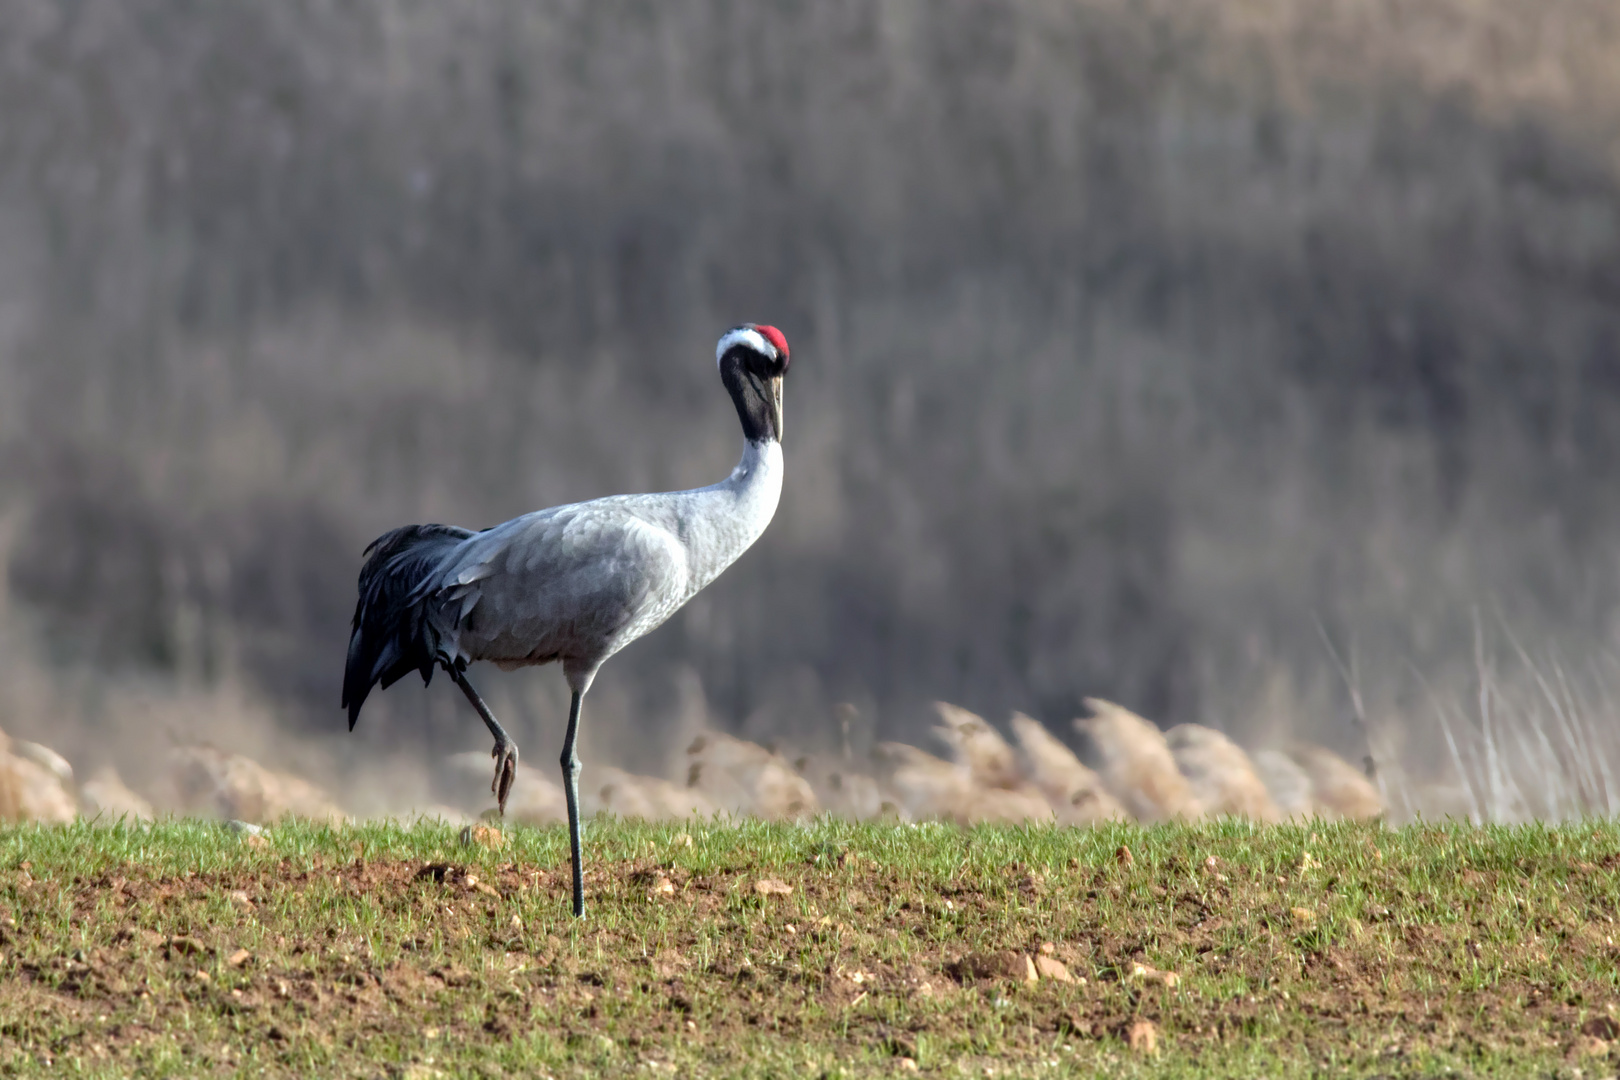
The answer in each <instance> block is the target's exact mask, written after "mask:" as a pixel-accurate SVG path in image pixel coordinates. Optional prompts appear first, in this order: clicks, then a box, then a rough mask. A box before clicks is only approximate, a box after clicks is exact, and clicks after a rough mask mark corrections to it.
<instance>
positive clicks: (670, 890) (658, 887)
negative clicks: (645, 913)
mask: <svg viewBox="0 0 1620 1080" xmlns="http://www.w3.org/2000/svg"><path fill="white" fill-rule="evenodd" d="M647 895H648V896H652V897H659V896H674V895H675V883H674V882H673V881H671V880H669V876H668V875H667V874H659V875H658V880H656V881H654V882H653V883H652V888H650V889H648V890H647Z"/></svg>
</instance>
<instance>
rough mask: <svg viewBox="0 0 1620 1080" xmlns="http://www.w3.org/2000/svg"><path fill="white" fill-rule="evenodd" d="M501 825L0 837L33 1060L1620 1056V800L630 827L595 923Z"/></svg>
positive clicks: (14, 996)
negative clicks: (1385, 824)
mask: <svg viewBox="0 0 1620 1080" xmlns="http://www.w3.org/2000/svg"><path fill="white" fill-rule="evenodd" d="M485 839H486V840H492V841H493V842H492V843H480V842H479V840H478V839H473V840H472V842H471V843H468V842H465V841H463V839H462V838H461V837H460V836H458V834H457V832H456V831H455V830H453V829H450V828H444V827H437V826H418V827H415V828H411V829H405V828H400V827H393V826H376V825H366V826H358V827H352V828H337V829H330V828H326V827H314V826H303V825H292V824H288V825H285V826H282V827H279V828H276V829H273V830H269V831H268V832H266V834H265V835H264V836H262V837H248V836H245V835H240V834H237V833H234V832H232V831H230V830H229V829H227V828H225V827H222V826H218V825H211V824H203V823H197V822H179V823H170V824H162V825H158V826H155V827H152V828H147V829H140V828H128V829H126V828H121V827H106V826H99V827H98V826H89V825H78V826H73V827H68V828H51V829H36V828H15V829H8V830H6V831H4V832H0V1073H3V1074H4V1075H33V1074H39V1073H45V1072H54V1071H60V1070H63V1069H64V1067H67V1068H71V1069H74V1070H77V1071H78V1072H81V1073H83V1074H88V1075H131V1074H135V1073H139V1074H141V1075H175V1076H182V1075H183V1076H195V1075H201V1074H211V1075H227V1074H233V1073H240V1074H244V1075H265V1074H268V1075H287V1076H292V1075H323V1076H364V1077H372V1076H408V1077H430V1076H441V1075H442V1076H461V1075H467V1076H480V1075H541V1074H544V1075H551V1076H586V1075H600V1074H603V1073H610V1074H631V1073H634V1074H637V1075H682V1076H687V1075H705V1076H707V1075H718V1076H771V1075H780V1076H798V1075H811V1076H815V1075H831V1076H836V1075H850V1076H875V1075H891V1074H900V1073H910V1072H912V1071H913V1070H914V1069H915V1070H917V1071H918V1072H921V1073H933V1072H937V1073H944V1074H950V1075H958V1074H966V1075H974V1076H988V1075H1034V1076H1074V1075H1098V1074H1108V1075H1132V1074H1137V1073H1141V1074H1147V1073H1152V1074H1153V1075H1166V1076H1182V1075H1189V1076H1190V1075H1199V1076H1208V1075H1232V1076H1257V1075H1267V1076H1287V1075H1297V1076H1340V1075H1346V1076H1373V1075H1382V1076H1390V1077H1393V1076H1439V1075H1479V1076H1484V1075H1491V1076H1498V1075H1532V1074H1533V1075H1541V1076H1546V1075H1552V1074H1556V1075H1565V1076H1569V1077H1571V1078H1574V1077H1577V1076H1585V1077H1594V1076H1610V1075H1613V1074H1614V1072H1615V1070H1616V1063H1617V1062H1620V1054H1617V1053H1616V1052H1615V1047H1617V1046H1620V1042H1617V1040H1620V1025H1617V1023H1616V1019H1617V1018H1616V1008H1617V1006H1620V947H1617V946H1616V944H1615V935H1616V932H1617V928H1616V926H1615V922H1614V920H1615V915H1616V897H1617V888H1616V886H1617V873H1620V829H1617V828H1616V826H1614V825H1612V824H1607V823H1605V824H1598V825H1591V824H1588V825H1581V826H1568V827H1564V828H1559V829H1551V828H1540V827H1527V828H1515V829H1476V828H1470V827H1453V826H1444V827H1421V826H1420V827H1412V828H1407V829H1402V830H1399V831H1387V830H1381V829H1379V828H1376V827H1366V826H1346V825H1320V826H1316V827H1297V828H1296V827H1269V828H1265V829H1251V828H1250V827H1249V826H1247V825H1244V824H1216V825H1201V826H1186V827H1183V826H1161V827H1155V828H1148V829H1144V828H1139V827H1134V826H1132V827H1124V826H1122V827H1118V828H1107V829H1092V830H1064V829H1052V828H1003V829H993V828H981V829H975V830H961V829H957V828H954V827H948V826H920V827H908V826H875V825H849V824H843V823H836V822H817V823H815V824H813V825H810V826H807V827H798V826H790V825H764V824H754V823H747V824H741V825H735V826H733V825H719V824H695V825H689V826H686V827H680V826H644V825H634V824H622V823H617V822H605V821H598V822H593V823H592V825H591V827H590V830H589V833H588V844H587V846H588V860H589V867H590V872H589V873H588V875H587V879H586V881H587V900H588V904H589V916H588V918H587V919H586V920H585V921H584V922H583V923H575V922H574V921H573V920H571V919H569V918H568V916H567V914H566V890H567V872H566V870H567V855H566V846H565V843H564V840H563V837H562V834H561V832H560V830H555V829H552V830H516V831H512V832H510V833H509V834H507V835H505V836H504V837H503V836H501V835H499V834H495V835H493V836H492V837H486V838H485ZM1032 977H1033V978H1032ZM1133 1044H1134V1045H1133Z"/></svg>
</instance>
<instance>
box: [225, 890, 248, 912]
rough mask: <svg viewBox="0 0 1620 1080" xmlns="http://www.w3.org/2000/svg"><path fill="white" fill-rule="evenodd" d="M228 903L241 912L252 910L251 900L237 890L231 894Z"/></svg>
mask: <svg viewBox="0 0 1620 1080" xmlns="http://www.w3.org/2000/svg"><path fill="white" fill-rule="evenodd" d="M230 901H231V903H232V904H234V905H235V906H236V907H239V908H241V909H242V910H243V911H252V910H253V898H252V897H250V896H248V894H247V893H245V892H243V891H242V890H241V889H237V890H236V891H235V892H233V893H231V895H230Z"/></svg>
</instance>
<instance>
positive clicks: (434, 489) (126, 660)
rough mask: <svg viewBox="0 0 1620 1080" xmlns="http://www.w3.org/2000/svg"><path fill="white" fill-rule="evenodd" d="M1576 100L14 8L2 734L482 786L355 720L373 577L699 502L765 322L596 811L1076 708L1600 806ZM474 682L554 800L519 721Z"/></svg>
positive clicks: (1608, 559) (1610, 554)
mask: <svg viewBox="0 0 1620 1080" xmlns="http://www.w3.org/2000/svg"><path fill="white" fill-rule="evenodd" d="M1616 55H1620V9H1616V8H1615V7H1614V6H1613V5H1611V4H1607V3H1603V2H1600V0H1569V2H1565V3H1560V4H1545V3H1542V2H1540V0H1433V2H1429V3H1424V4H1421V5H1420V4H1413V3H1409V2H1404V0H1242V2H1235V0H1023V2H1016V3H1005V4H987V3H983V2H981V0H930V2H928V3H923V2H921V0H886V2H884V3H875V2H870V0H868V2H846V0H823V2H818V3H815V4H802V3H774V4H754V5H746V4H744V5H738V4H732V3H726V2H719V0H708V2H705V0H689V2H682V3H678V4H653V3H638V2H619V0H591V2H588V3H587V2H578V0H555V2H553V0H548V2H544V3H536V2H532V0H476V2H447V3H421V2H414V0H354V2H344V3H339V2H334V0H285V2H279V3H275V4H262V3H247V2H242V0H225V2H220V3H212V4H206V5H200V6H199V5H195V4H191V3H187V2H184V0H8V2H7V3H5V4H4V5H0V537H3V556H4V563H5V573H4V575H3V578H0V580H3V583H4V584H3V594H0V595H3V604H0V638H3V640H0V728H4V729H5V730H6V731H8V732H11V733H12V734H14V735H18V736H21V737H26V738H30V739H37V740H40V741H44V742H49V743H50V744H51V745H53V746H54V747H56V749H58V750H60V751H61V752H62V753H64V754H67V755H68V756H69V757H70V758H73V759H74V761H75V764H76V765H79V764H80V762H83V763H84V766H83V767H93V766H95V765H96V764H99V763H102V762H108V761H116V762H117V763H118V764H119V766H120V767H121V768H122V769H124V770H125V771H126V773H129V774H133V775H135V776H137V777H138V776H139V775H140V774H141V772H142V770H143V769H148V770H150V769H154V768H156V767H157V766H156V765H155V764H153V763H154V762H156V761H157V760H158V757H159V756H160V755H161V754H162V753H163V752H164V750H165V748H166V747H167V746H169V745H170V744H171V742H173V741H176V740H186V739H191V740H195V739H205V740H208V741H210V742H213V743H215V744H217V745H220V746H223V747H228V748H231V749H241V750H243V751H244V752H251V753H253V754H257V755H260V756H262V757H264V758H266V759H267V760H272V761H274V762H276V763H278V764H280V765H283V766H286V767H289V768H296V769H299V770H303V771H305V772H306V773H308V774H309V775H312V776H315V777H317V778H318V779H320V780H322V781H323V782H325V783H328V784H333V785H343V786H345V787H346V788H348V789H349V790H350V791H351V792H352V793H356V794H355V795H354V797H355V798H357V799H362V801H363V797H362V796H361V795H360V794H357V793H358V792H360V791H361V789H362V788H364V787H365V785H364V784H362V783H361V778H363V777H372V778H374V781H375V783H374V786H375V787H376V788H377V789H378V791H379V794H377V795H376V796H375V799H376V800H383V799H384V796H383V794H382V793H381V792H384V791H386V790H387V789H390V788H398V787H400V786H401V785H405V786H409V784H411V783H413V782H414V780H413V779H412V778H413V777H415V776H417V775H418V773H419V772H420V771H421V770H423V769H425V768H426V766H427V763H430V762H431V761H433V760H435V759H436V758H438V757H441V756H442V755H444V754H447V753H450V752H453V751H460V750H469V749H477V750H483V749H485V748H486V747H487V743H488V740H487V736H486V735H485V733H484V731H483V729H482V727H481V726H480V725H479V724H478V722H477V720H476V717H474V716H473V714H472V713H471V711H470V710H468V709H467V708H466V706H465V703H464V702H462V701H461V700H460V699H459V695H458V694H456V692H455V690H454V688H453V687H451V686H449V685H447V684H446V683H445V682H444V680H442V679H441V680H436V681H435V682H434V684H433V685H432V686H431V687H430V688H429V689H428V690H427V691H425V692H424V691H423V690H422V689H421V688H420V686H419V685H416V684H415V682H414V681H412V680H407V681H406V682H405V683H402V684H400V685H399V686H398V687H396V688H394V689H392V690H390V691H389V692H387V693H384V694H381V695H379V696H375V697H373V698H372V700H371V702H370V703H368V705H367V711H366V713H365V715H363V716H362V717H361V721H360V725H359V727H358V728H357V729H356V731H355V733H354V734H353V735H350V734H348V733H347V732H346V731H345V730H344V727H345V725H344V717H343V714H342V713H341V711H340V710H339V708H338V696H339V683H340V678H341V671H342V664H343V656H344V648H345V644H346V641H347V635H348V620H349V617H350V615H351V614H352V610H353V603H354V595H355V577H356V573H357V571H358V568H359V564H360V552H361V549H362V548H363V547H364V545H365V544H366V543H367V542H368V541H370V540H371V539H372V538H373V537H374V536H376V535H377V534H378V533H380V532H382V531H383V530H385V529H388V528H391V527H393V526H395V525H399V524H403V523H407V522H413V521H447V522H455V523H459V524H464V525H469V526H484V525H489V524H494V523H496V522H499V521H501V520H504V519H506V518H509V517H512V516H514V515H516V514H518V513H521V512H524V511H527V510H531V509H536V508H539V507H544V506H549V505H553V504H556V503H561V502H567V501H573V500H577V499H583V498H590V497H594V496H598V495H604V494H611V493H616V492H621V491H640V490H657V489H664V488H676V487H688V486H696V485H701V484H706V483H710V482H712V481H714V480H717V479H719V478H721V477H723V476H724V475H726V473H727V472H728V471H729V469H730V468H731V466H732V464H733V463H734V461H735V459H736V455H737V453H738V450H739V448H740V438H739V435H738V432H737V429H736V421H735V417H734V414H733V411H732V406H731V404H730V402H729V400H728V399H727V398H726V396H725V394H724V392H723V390H722V388H721V387H720V385H719V383H718V381H717V379H716V377H715V374H714V367H713V360H712V352H711V350H712V348H713V343H714V340H715V338H716V336H717V335H718V333H719V332H720V331H721V330H723V329H724V328H725V327H727V326H729V325H731V324H734V323H736V322H740V321H744V320H751V321H760V322H769V323H773V324H775V325H777V326H779V327H781V328H782V329H783V331H784V332H785V333H786V335H787V338H788V340H789V341H790V342H791V343H792V345H793V357H794V365H793V373H792V377H791V380H790V385H789V392H788V395H787V410H788V411H787V432H786V435H787V438H786V442H785V448H786V451H787V455H788V464H789V474H788V481H787V486H786V490H785V493H784V496H783V502H782V506H781V509H780V511H779V513H778V515H777V518H776V521H775V523H774V524H773V525H772V526H771V528H770V530H769V531H768V532H767V533H766V534H765V536H764V538H763V539H762V540H761V541H760V542H759V544H758V545H757V546H756V547H755V548H754V549H753V550H752V551H751V552H750V553H749V554H748V555H747V556H745V557H744V558H743V560H742V561H741V562H739V563H738V564H737V565H736V566H735V567H734V568H733V569H732V570H730V571H729V572H728V573H727V574H726V575H725V576H723V577H722V578H721V579H720V580H719V581H718V582H717V583H716V584H715V585H714V586H712V587H711V588H710V589H708V590H707V591H706V592H705V593H703V594H702V595H701V596H700V597H698V599H697V600H695V601H694V602H693V603H692V604H691V605H690V606H689V607H687V608H686V609H685V610H684V611H683V612H681V613H680V614H679V615H677V616H676V617H675V618H674V619H673V620H672V621H671V622H670V623H669V624H668V625H666V626H665V627H664V628H663V629H661V630H660V631H658V632H657V633H656V634H653V635H652V636H650V637H648V638H646V639H644V640H643V641H641V642H640V643H638V644H636V645H634V646H632V647H631V648H630V649H628V650H626V651H625V652H624V653H623V654H621V655H620V656H619V657H618V658H616V659H615V660H614V661H613V662H612V663H610V664H609V665H608V666H607V667H606V668H605V669H604V671H603V674H602V677H601V678H599V679H598V680H597V683H596V688H595V689H594V690H593V692H592V694H591V698H590V706H589V710H588V723H587V728H586V732H585V735H584V743H583V754H584V757H585V760H586V762H587V769H589V768H590V765H591V764H592V763H595V762H608V761H611V762H613V763H615V764H618V765H621V766H624V767H627V768H636V769H641V770H645V771H651V772H659V771H665V768H664V763H665V762H666V760H667V759H668V758H669V756H670V755H671V754H675V753H678V752H679V751H680V749H681V748H682V747H683V746H684V741H683V740H685V739H687V738H689V737H690V730H691V729H692V728H693V726H694V725H700V724H707V725H710V726H713V727H716V728H720V729H723V730H729V731H732V732H735V733H738V734H741V735H744V736H746V737H748V738H750V739H755V740H759V741H767V740H790V741H793V742H794V743H795V744H797V745H801V746H807V747H810V748H812V749H818V748H819V749H828V748H833V747H836V746H837V745H838V741H839V739H840V738H841V737H842V736H841V733H840V729H839V727H838V725H837V724H836V723H835V722H834V720H833V717H834V715H835V706H836V705H838V704H839V703H848V704H850V705H852V706H853V710H845V711H844V712H842V713H841V714H839V715H843V716H845V717H846V718H847V717H853V719H852V721H851V724H850V735H849V737H850V739H851V740H852V742H853V744H854V749H855V751H856V752H857V753H864V752H865V751H866V749H867V748H868V747H870V746H871V744H872V743H873V742H874V741H876V740H882V739H911V740H921V739H922V738H923V735H924V732H925V731H926V725H927V724H928V723H929V722H930V719H931V716H932V713H931V712H930V709H929V704H930V702H932V701H933V700H934V699H945V700H949V701H952V702H956V703H958V704H960V705H963V706H965V707H967V708H970V709H973V710H975V711H977V712H980V713H982V714H984V715H985V716H986V717H988V718H990V719H991V720H992V721H993V722H995V723H997V724H1001V723H1002V722H1004V720H1005V718H1006V716H1007V715H1008V713H1009V712H1010V711H1011V710H1014V709H1020V710H1024V711H1026V712H1028V713H1030V714H1032V715H1034V716H1036V717H1037V718H1039V719H1041V720H1043V721H1045V722H1046V723H1047V724H1048V726H1049V727H1051V728H1052V730H1053V731H1056V732H1060V733H1063V734H1064V737H1065V738H1073V740H1074V745H1076V746H1077V747H1079V748H1080V749H1082V751H1084V749H1085V748H1084V746H1083V743H1082V740H1081V739H1080V737H1078V736H1074V735H1071V734H1070V728H1069V720H1070V719H1071V718H1072V717H1074V716H1076V715H1079V714H1081V713H1082V712H1084V707H1083V706H1082V703H1081V699H1082V698H1083V697H1087V696H1099V697H1104V698H1107V699H1110V700H1113V701H1116V702H1119V703H1120V704H1122V705H1125V706H1127V707H1128V708H1130V709H1133V710H1135V711H1137V712H1139V713H1141V714H1143V715H1145V716H1147V717H1149V718H1151V719H1153V720H1155V721H1157V722H1158V723H1159V724H1161V725H1170V724H1175V723H1180V722H1198V723H1202V724H1205V725H1208V726H1210V727H1214V728H1217V729H1219V730H1222V731H1225V732H1226V733H1228V734H1229V735H1231V736H1232V737H1233V738H1234V739H1236V740H1237V741H1239V742H1241V743H1243V744H1244V745H1246V746H1261V745H1267V744H1281V743H1283V742H1286V741H1288V740H1291V739H1300V738H1308V739H1310V740H1312V741H1314V742H1317V743H1320V744H1323V745H1325V746H1328V747H1330V748H1332V749H1334V750H1336V751H1338V752H1339V753H1341V754H1342V755H1344V756H1345V757H1347V758H1349V759H1350V760H1352V761H1356V762H1360V761H1362V760H1363V759H1364V758H1368V757H1370V758H1371V759H1372V765H1373V767H1374V771H1375V774H1376V775H1377V777H1378V782H1379V783H1380V784H1381V785H1384V787H1385V789H1386V796H1387V797H1388V798H1389V799H1390V801H1391V804H1392V805H1394V806H1397V807H1400V806H1404V807H1405V808H1406V810H1407V811H1411V810H1413V809H1419V808H1422V806H1423V805H1425V803H1424V800H1425V798H1426V797H1427V796H1425V794H1424V793H1425V792H1431V793H1440V794H1437V795H1435V796H1434V799H1435V801H1434V802H1433V803H1432V805H1433V806H1437V807H1439V806H1444V807H1449V808H1451V809H1460V810H1461V811H1464V812H1468V813H1471V814H1473V815H1475V816H1485V817H1523V816H1543V817H1545V816H1566V815H1568V814H1572V813H1579V812H1590V811H1599V812H1611V813H1612V812H1615V811H1616V810H1620V786H1617V785H1616V784H1615V782H1614V778H1613V777H1612V776H1611V772H1613V773H1620V734H1617V731H1620V724H1617V723H1616V714H1615V710H1614V706H1613V703H1612V701H1611V695H1614V694H1617V693H1620V667H1617V665H1616V655H1617V654H1616V649H1617V645H1620V637H1617V634H1620V623H1617V621H1616V613H1617V611H1620V607H1617V605H1620V547H1617V544H1616V540H1617V539H1620V490H1617V487H1616V483H1615V475H1616V469H1617V466H1620V66H1617V65H1616V64H1615V63H1614V62H1613V58H1614V57H1615V56H1616ZM480 687H481V689H482V690H483V691H484V693H485V694H486V696H488V697H489V698H490V700H491V703H492V705H493V706H494V707H495V709H496V711H497V713H498V714H499V715H502V716H503V717H504V718H505V719H506V720H507V721H508V726H509V727H510V728H511V729H512V730H513V733H514V736H515V737H516V738H517V740H518V742H519V744H520V745H521V746H522V747H523V748H524V751H525V759H526V760H527V761H529V762H531V763H536V762H538V763H543V764H545V765H547V766H549V763H550V762H551V760H552V756H553V754H554V753H555V748H556V747H557V746H558V745H559V744H560V733H561V728H562V725H563V721H564V719H565V715H566V704H567V700H566V692H565V690H564V688H563V685H562V681H561V678H560V676H559V675H558V674H557V672H556V671H554V670H552V669H544V670H542V671H538V672H527V673H515V674H501V673H498V672H495V671H493V670H491V671H489V672H487V673H486V674H485V675H484V677H483V679H482V680H481V682H480ZM694 716H696V719H694ZM413 770H415V771H414V772H413ZM384 777H386V778H387V779H386V781H385V780H383V779H378V778H384ZM368 790H369V789H368ZM1402 800H1404V802H1403V801H1402ZM1447 800H1450V801H1447Z"/></svg>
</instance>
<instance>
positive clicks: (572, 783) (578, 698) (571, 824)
mask: <svg viewBox="0 0 1620 1080" xmlns="http://www.w3.org/2000/svg"><path fill="white" fill-rule="evenodd" d="M584 700H585V695H584V694H583V693H580V692H579V691H575V692H574V700H573V702H572V703H571V704H570V705H569V707H568V734H567V735H566V736H564V737H563V752H562V774H563V790H564V791H566V792H567V793H568V850H569V853H570V854H571V855H572V856H573V858H574V917H575V918H584V916H585V870H584V867H583V866H582V865H581V863H580V850H579V752H578V750H577V749H576V748H575V746H574V739H575V736H577V735H578V734H579V707H580V704H581V703H582V702H583V701H584Z"/></svg>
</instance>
